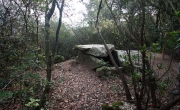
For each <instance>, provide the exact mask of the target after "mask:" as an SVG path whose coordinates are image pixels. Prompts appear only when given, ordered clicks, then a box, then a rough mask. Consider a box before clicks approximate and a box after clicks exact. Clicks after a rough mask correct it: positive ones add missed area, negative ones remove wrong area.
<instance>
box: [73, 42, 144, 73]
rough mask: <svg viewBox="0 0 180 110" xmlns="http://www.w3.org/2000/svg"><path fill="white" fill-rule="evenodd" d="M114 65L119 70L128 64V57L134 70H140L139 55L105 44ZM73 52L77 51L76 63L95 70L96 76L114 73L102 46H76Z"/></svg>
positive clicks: (135, 51) (136, 51)
mask: <svg viewBox="0 0 180 110" xmlns="http://www.w3.org/2000/svg"><path fill="white" fill-rule="evenodd" d="M107 46H108V48H109V50H110V51H111V53H112V55H113V58H114V60H115V62H116V64H117V65H118V66H119V68H120V69H123V68H125V67H126V66H127V65H128V64H129V60H128V55H130V56H131V61H132V63H133V65H134V67H136V68H141V66H142V64H141V62H142V60H141V53H140V52H139V51H138V50H130V51H126V50H116V49H115V47H114V45H112V44H107ZM74 50H76V51H78V57H77V59H76V60H77V62H78V63H80V64H83V65H85V66H86V67H87V68H88V69H91V70H95V71H96V72H97V76H103V75H107V74H113V73H116V72H117V71H116V69H115V67H114V66H113V64H112V62H111V60H110V57H109V55H108V52H107V51H106V49H105V47H104V45H102V44H88V45H76V46H75V47H74Z"/></svg>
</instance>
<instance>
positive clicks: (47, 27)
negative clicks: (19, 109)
mask: <svg viewBox="0 0 180 110" xmlns="http://www.w3.org/2000/svg"><path fill="white" fill-rule="evenodd" d="M55 3H56V0H53V1H52V6H51V8H50V10H49V11H48V1H47V0H46V12H45V34H44V37H45V55H46V65H47V67H46V79H47V84H46V85H45V90H44V93H43V95H42V97H41V102H40V106H39V107H44V105H45V102H46V100H47V95H48V94H49V91H50V82H51V71H52V58H51V53H50V42H49V36H50V32H49V31H50V24H49V21H50V18H51V16H52V15H53V13H54V10H55ZM39 107H38V108H37V109H39Z"/></svg>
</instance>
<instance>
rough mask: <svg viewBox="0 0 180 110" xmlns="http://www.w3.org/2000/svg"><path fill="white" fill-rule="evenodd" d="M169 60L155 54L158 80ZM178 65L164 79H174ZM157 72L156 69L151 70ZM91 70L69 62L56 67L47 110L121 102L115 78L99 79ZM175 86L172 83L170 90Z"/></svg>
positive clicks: (88, 109) (93, 108) (90, 109)
mask: <svg viewBox="0 0 180 110" xmlns="http://www.w3.org/2000/svg"><path fill="white" fill-rule="evenodd" d="M169 60H170V58H169V57H168V56H165V59H164V60H162V59H161V54H156V58H155V60H154V61H153V63H154V64H155V65H157V64H163V67H164V69H163V70H161V71H159V70H157V72H159V77H160V76H161V75H162V74H163V72H164V71H165V70H166V69H167V68H168V65H169ZM177 65H178V62H176V61H173V63H172V65H171V66H172V67H171V68H170V71H169V72H167V74H166V76H167V75H168V77H170V78H173V79H175V77H176V73H177ZM154 68H156V69H157V66H154ZM95 74H96V73H95V72H94V71H93V70H88V69H87V68H86V67H85V66H84V65H81V64H77V63H76V61H75V60H73V59H71V60H68V61H65V62H62V63H60V64H57V65H56V66H55V69H54V71H53V73H52V81H53V82H54V86H53V87H54V88H53V90H52V91H51V95H50V102H49V103H50V104H49V108H50V110H101V105H102V104H104V103H107V104H110V103H112V102H115V101H124V100H125V93H124V90H123V87H122V83H121V81H120V79H119V78H118V77H117V76H114V77H108V78H107V77H104V78H98V77H97V76H96V75H95ZM175 83H177V82H176V81H175V80H174V82H171V87H174V86H175ZM127 107H129V108H128V110H133V109H134V106H133V105H129V104H128V105H127Z"/></svg>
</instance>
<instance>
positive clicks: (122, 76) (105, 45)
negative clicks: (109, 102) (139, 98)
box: [96, 0, 132, 101]
mask: <svg viewBox="0 0 180 110" xmlns="http://www.w3.org/2000/svg"><path fill="white" fill-rule="evenodd" d="M101 5H102V0H101V1H100V4H99V9H98V13H97V19H96V29H97V31H98V35H99V37H100V38H101V40H102V42H103V44H104V47H105V48H106V51H107V52H108V54H109V57H110V59H111V62H112V63H113V65H114V66H115V68H116V69H117V71H118V73H119V75H120V78H121V81H122V83H123V86H124V89H125V93H126V99H127V100H129V101H130V100H132V98H131V93H130V91H129V87H128V85H127V81H126V77H125V76H124V74H123V73H122V71H121V70H120V69H119V67H118V65H117V64H116V62H115V61H114V58H113V56H112V54H111V52H110V50H109V48H108V46H107V44H106V42H105V40H104V38H103V36H102V35H101V33H100V31H99V28H98V19H99V13H100V10H101Z"/></svg>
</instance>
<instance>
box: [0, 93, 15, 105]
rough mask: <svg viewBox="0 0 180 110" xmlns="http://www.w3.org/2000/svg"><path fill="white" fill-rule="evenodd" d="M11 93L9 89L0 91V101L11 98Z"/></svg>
mask: <svg viewBox="0 0 180 110" xmlns="http://www.w3.org/2000/svg"><path fill="white" fill-rule="evenodd" d="M12 96H13V93H12V92H11V91H1V92H0V102H2V101H3V100H7V99H8V98H12Z"/></svg>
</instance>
